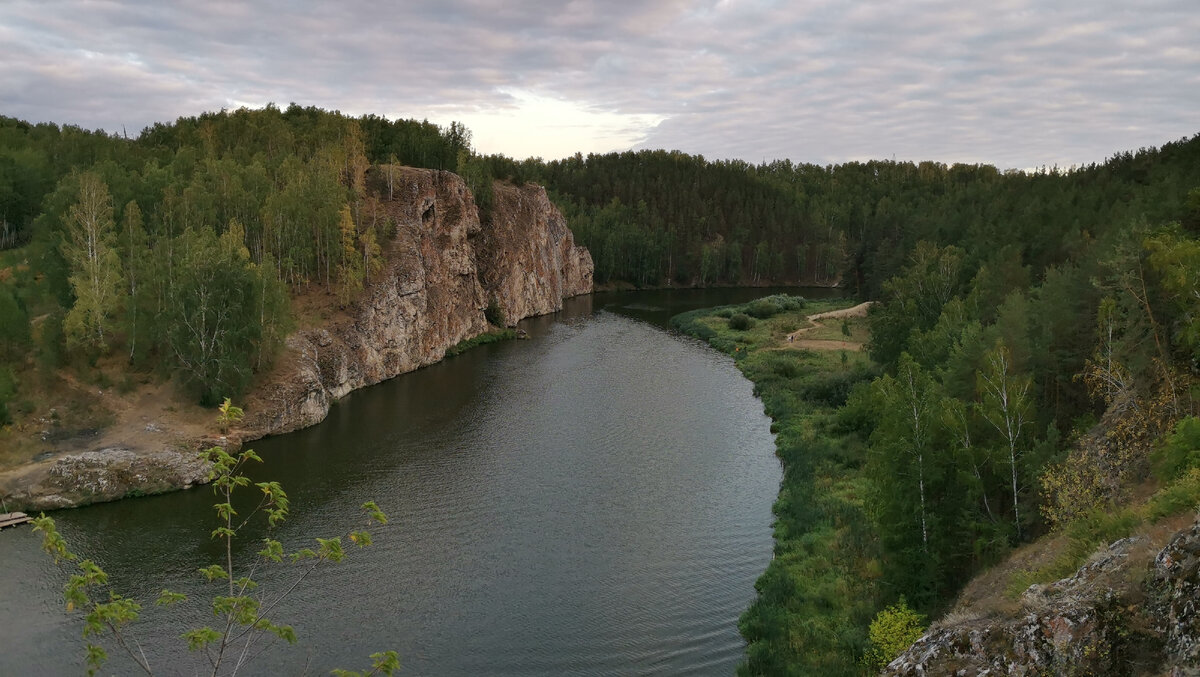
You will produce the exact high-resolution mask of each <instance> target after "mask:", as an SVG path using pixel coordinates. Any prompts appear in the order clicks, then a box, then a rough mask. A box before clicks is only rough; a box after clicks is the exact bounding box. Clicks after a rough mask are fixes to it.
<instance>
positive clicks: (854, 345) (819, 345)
mask: <svg viewBox="0 0 1200 677" xmlns="http://www.w3.org/2000/svg"><path fill="white" fill-rule="evenodd" d="M872 303H874V301H867V302H866V303H860V304H858V305H857V306H854V307H852V308H842V309H841V310H831V311H829V312H826V313H815V314H813V315H809V316H808V317H806V318H805V319H807V320H808V321H809V323H810V326H808V327H804V328H802V329H797V330H796V331H794V332H792V333H790V334H788V336H787V344H786V345H785V346H784V347H786V348H798V349H803V350H862V344H861V343H859V342H857V341H838V340H836V339H805V338H800V337H801V336H803V335H804V334H807V333H808V332H810V331H812V330H814V329H818V328H821V327H824V326H825V325H823V324H821V322H820V321H821V320H840V319H843V318H847V317H866V316H867V310H868V309H870V307H871V304H872Z"/></svg>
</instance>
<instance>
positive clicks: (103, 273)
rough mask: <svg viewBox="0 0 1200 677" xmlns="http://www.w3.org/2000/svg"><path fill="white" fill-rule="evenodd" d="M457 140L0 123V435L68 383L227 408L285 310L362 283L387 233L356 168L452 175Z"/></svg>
mask: <svg viewBox="0 0 1200 677" xmlns="http://www.w3.org/2000/svg"><path fill="white" fill-rule="evenodd" d="M469 134H470V133H469V132H468V131H467V130H466V128H465V127H462V126H461V125H458V124H452V125H451V126H450V127H449V128H445V129H443V128H441V127H438V126H437V125H433V124H431V123H428V122H416V121H408V120H397V121H389V120H386V119H384V118H381V117H377V116H364V117H361V118H350V117H347V116H344V115H341V114H340V113H336V112H327V111H323V110H319V109H315V108H301V107H300V106H296V105H292V106H289V107H288V108H287V109H284V110H280V109H278V108H276V107H274V106H268V107H267V108H265V109H263V110H256V111H249V110H245V109H242V110H237V111H233V112H225V111H222V112H219V113H205V114H203V115H199V116H196V117H188V118H180V119H179V120H177V121H175V122H174V123H171V124H156V125H154V126H152V127H149V128H147V129H146V130H144V131H143V132H142V133H141V134H140V135H139V136H138V137H137V138H136V139H128V138H125V137H124V136H115V135H110V134H105V133H103V132H90V131H86V130H82V129H79V128H77V127H71V126H63V127H59V126H57V125H53V124H36V125H34V124H28V123H25V122H22V121H20V120H15V119H11V118H0V423H11V422H12V421H13V420H14V417H21V416H24V417H30V416H44V415H46V413H47V412H46V411H39V409H44V406H43V405H44V401H46V400H48V399H49V398H48V397H45V396H44V395H45V394H46V393H54V392H58V393H61V392H63V391H68V390H72V387H71V383H72V382H78V381H82V382H84V383H90V384H91V385H96V386H99V387H100V388H107V387H112V386H116V387H120V388H133V387H136V385H137V384H138V383H139V382H144V381H145V380H146V379H150V380H161V379H166V378H174V379H175V380H176V382H177V383H178V384H179V385H180V387H181V388H183V389H184V390H186V391H187V392H189V393H190V394H191V396H192V397H195V398H196V399H197V400H198V401H200V402H201V403H203V404H205V405H209V406H212V405H215V404H217V403H219V402H220V401H221V399H222V398H223V397H236V396H238V395H240V394H241V393H243V392H244V391H245V389H246V388H247V386H248V385H249V384H250V382H251V380H252V379H253V377H254V375H255V374H257V373H261V372H263V371H265V370H266V369H268V368H269V367H270V365H271V363H272V361H273V359H274V358H275V356H276V353H277V352H278V350H279V349H280V347H281V345H282V342H283V339H284V338H285V337H286V335H287V333H288V332H289V331H290V329H291V328H292V327H293V326H294V318H293V315H294V313H293V310H292V308H291V303H290V300H289V299H290V298H291V297H294V296H296V295H297V294H301V293H304V292H306V291H309V290H325V291H329V292H333V293H336V294H337V295H338V297H339V298H340V299H341V300H342V301H343V302H348V301H349V300H350V299H352V298H353V296H354V295H355V293H356V292H357V291H358V290H360V289H361V288H362V286H363V284H365V283H367V282H369V281H370V276H371V275H372V274H373V273H374V272H376V271H377V270H378V268H379V264H380V260H381V255H382V251H381V243H384V242H385V241H386V240H387V239H388V238H389V237H391V233H392V230H393V229H394V224H392V223H389V222H388V220H387V219H386V218H384V217H382V216H381V214H382V210H379V209H378V208H377V207H378V202H379V199H380V198H381V196H383V195H384V194H385V193H386V187H385V181H384V180H383V179H382V178H377V179H375V181H376V183H378V184H379V185H376V186H374V187H371V186H369V185H368V183H369V182H370V168H371V166H372V165H373V164H379V163H401V162H402V163H405V164H408V165H411V166H419V167H428V168H434V169H446V170H452V171H453V170H456V169H459V162H460V160H462V159H463V158H465V157H467V155H468V153H469V149H470V136H469ZM98 366H99V367H101V368H97V367H98ZM114 374H115V375H116V376H114ZM74 390H78V388H74ZM58 399H60V400H61V399H62V398H61V397H60V398H58ZM87 408H88V406H87V404H86V403H81V404H79V405H78V406H77V407H75V409H76V410H75V411H70V412H56V413H57V414H58V415H67V416H76V417H78V418H80V419H87V418H89V412H88V411H86V410H87ZM100 422H101V423H102V421H100Z"/></svg>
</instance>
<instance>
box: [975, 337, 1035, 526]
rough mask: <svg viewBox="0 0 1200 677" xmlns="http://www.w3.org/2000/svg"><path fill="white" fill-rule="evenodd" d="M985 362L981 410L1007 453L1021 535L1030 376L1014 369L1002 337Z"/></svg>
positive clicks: (980, 381)
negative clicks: (1022, 466)
mask: <svg viewBox="0 0 1200 677" xmlns="http://www.w3.org/2000/svg"><path fill="white" fill-rule="evenodd" d="M985 361H986V365H985V368H984V370H983V371H981V372H979V375H978V386H977V387H978V390H979V395H980V399H981V402H980V409H979V410H980V413H981V414H982V415H983V418H984V419H985V420H986V421H987V422H988V423H989V424H991V426H992V428H994V429H995V430H996V433H997V434H998V435H999V437H1000V440H1001V445H1002V447H1003V449H1004V451H1005V453H1006V454H1007V456H1008V470H1009V476H1010V479H1011V484H1012V508H1013V522H1014V524H1015V525H1016V528H1017V538H1018V539H1020V538H1021V506H1020V494H1021V487H1020V480H1019V476H1020V473H1019V471H1018V461H1019V460H1020V457H1021V456H1022V455H1024V453H1025V451H1026V450H1025V446H1024V444H1023V442H1024V440H1023V439H1022V434H1023V432H1024V430H1025V426H1026V425H1028V424H1029V419H1030V405H1031V402H1030V398H1029V384H1030V379H1029V377H1028V376H1024V375H1021V374H1018V373H1016V371H1015V369H1014V367H1013V363H1012V353H1010V352H1009V350H1008V347H1007V346H1005V345H1004V342H1003V341H998V342H997V343H996V347H995V348H993V349H992V350H990V351H988V353H987V355H986V356H985Z"/></svg>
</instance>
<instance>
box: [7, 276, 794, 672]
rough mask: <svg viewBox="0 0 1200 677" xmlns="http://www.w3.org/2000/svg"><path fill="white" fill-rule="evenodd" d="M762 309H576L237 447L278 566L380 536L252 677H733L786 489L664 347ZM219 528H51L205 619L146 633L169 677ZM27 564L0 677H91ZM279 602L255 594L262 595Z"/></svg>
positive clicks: (708, 299)
mask: <svg viewBox="0 0 1200 677" xmlns="http://www.w3.org/2000/svg"><path fill="white" fill-rule="evenodd" d="M808 291H809V293H810V294H811V293H812V290H808ZM763 293H764V292H763V291H762V290H744V289H727V290H707V291H697V292H682V291H676V292H641V293H621V294H597V295H595V296H593V297H586V298H582V299H576V300H573V301H571V302H570V303H569V304H568V307H567V309H566V310H564V312H562V313H558V314H556V315H554V316H549V317H545V318H537V319H534V320H530V321H527V322H526V323H524V324H523V325H522V326H524V327H525V328H526V329H527V330H528V331H529V333H530V336H531V339H530V340H528V341H513V342H508V343H503V344H494V345H489V346H484V347H481V348H478V349H475V350H472V351H469V352H468V353H466V354H464V355H461V356H459V357H456V358H452V359H449V360H447V361H445V362H443V363H441V364H438V365H434V366H431V367H428V368H426V369H422V370H420V371H417V372H414V373H412V374H408V375H405V376H402V377H400V378H397V379H394V380H392V381H390V382H387V383H384V384H381V385H379V386H375V387H373V388H369V389H366V390H364V391H360V392H357V393H354V394H352V395H351V396H350V397H348V398H346V399H345V400H343V401H342V402H341V403H340V404H339V405H338V406H336V407H334V409H333V411H332V412H331V414H330V416H329V418H328V419H327V420H326V421H325V422H324V423H322V424H320V425H318V426H316V427H313V428H310V429H308V430H304V431H300V432H298V433H293V434H290V435H285V436H281V437H276V438H270V439H266V440H260V441H258V442H256V443H254V444H253V445H251V446H253V447H254V448H255V449H256V450H257V451H258V452H259V453H260V454H261V455H262V457H263V458H264V459H265V461H266V464H265V466H264V467H263V468H262V469H261V470H260V471H257V474H259V475H261V476H262V477H263V478H268V477H269V478H271V479H277V480H279V481H280V482H281V483H282V484H283V486H284V488H285V489H286V490H287V491H288V493H289V495H290V496H291V498H292V501H293V504H292V513H291V517H290V519H289V520H288V521H287V522H286V523H285V525H284V527H283V528H282V529H281V530H280V534H279V537H280V538H281V540H283V541H284V542H285V545H288V546H291V547H293V548H294V547H299V546H300V545H302V544H303V541H302V540H301V539H302V538H303V537H305V536H314V535H323V536H331V535H337V534H339V533H344V532H345V531H346V530H347V529H350V528H354V527H356V526H357V524H358V523H359V522H358V517H359V514H360V513H359V512H358V506H359V504H361V503H362V502H363V501H364V500H367V499H374V500H375V501H377V502H378V503H379V505H380V506H381V507H382V508H383V510H384V511H385V512H387V513H388V515H389V516H390V517H391V519H392V521H391V523H390V524H389V525H387V526H386V527H383V528H377V529H375V530H374V532H373V533H374V535H375V542H376V545H375V546H374V547H372V548H370V549H367V550H365V551H363V552H354V553H352V556H351V557H350V558H348V560H347V562H346V563H344V564H342V565H338V566H332V567H328V568H325V569H320V570H318V571H317V572H316V573H315V574H313V576H312V577H310V578H309V579H308V581H307V582H306V584H305V586H304V587H303V588H302V590H301V591H300V592H299V593H297V594H296V595H294V596H293V597H291V598H289V599H288V600H287V601H286V603H285V604H283V605H282V607H281V608H280V610H279V612H278V613H277V614H276V615H277V616H278V618H279V619H280V620H281V621H284V622H290V623H293V624H294V625H295V627H296V631H297V633H298V634H299V636H300V643H299V645H298V646H296V647H286V646H282V647H280V646H272V647H270V649H269V650H268V651H267V652H266V653H265V654H264V655H262V656H260V657H259V658H258V659H257V660H256V662H255V663H253V664H252V669H251V670H249V671H248V673H249V674H297V673H299V672H301V671H302V670H303V669H304V666H305V663H306V661H311V664H310V665H309V672H310V673H311V674H327V673H328V671H329V669H330V668H331V667H346V668H358V669H361V668H362V667H363V666H364V665H365V664H366V656H367V655H368V654H370V653H372V652H374V651H380V650H385V649H395V650H397V651H399V652H400V654H401V658H402V662H403V665H404V668H403V671H402V674H405V675H476V674H494V675H559V674H580V675H629V674H732V672H733V670H734V668H735V666H736V665H737V663H738V662H739V661H740V660H741V657H742V651H743V643H742V640H741V638H740V637H739V635H738V633H737V626H736V623H737V618H738V615H739V614H740V613H741V612H742V610H743V609H745V607H746V606H747V605H748V604H749V603H750V601H751V599H752V598H753V594H754V590H753V582H754V579H755V578H756V577H757V576H758V575H759V574H760V573H761V572H762V570H763V569H764V568H765V567H766V564H767V562H768V561H769V559H770V557H771V546H772V544H771V532H770V524H771V512H770V507H771V504H772V502H773V501H774V499H775V495H776V493H777V491H778V486H779V480H780V469H779V464H778V461H777V460H776V458H775V456H774V452H773V440H772V438H771V435H770V433H769V430H768V428H769V420H768V419H767V418H766V417H765V416H764V415H763V413H762V405H761V403H760V402H758V401H757V400H755V399H754V397H753V395H752V392H751V384H750V383H749V382H747V381H746V380H745V379H743V378H742V377H741V375H740V374H739V373H738V372H737V370H736V368H735V367H734V366H733V364H732V363H731V361H730V360H729V359H728V358H727V357H725V356H723V355H720V354H718V353H716V352H714V351H712V350H710V349H708V348H707V347H705V346H702V345H701V344H699V343H697V342H695V341H692V340H690V339H686V338H683V337H680V336H678V335H675V334H671V333H669V332H668V331H666V330H665V329H664V325H665V322H666V319H667V318H668V317H669V316H670V315H671V314H674V313H677V312H681V311H683V310H687V309H690V308H695V307H703V306H709V305H714V304H718V303H729V302H737V301H742V300H746V299H749V298H755V297H757V296H760V295H762V294H763ZM212 503H213V496H212V494H211V492H210V491H209V490H208V489H199V490H193V491H189V492H180V493H175V494H170V495H165V496H157V497H151V498H144V499H138V500H130V501H121V502H117V503H113V504H107V505H98V506H92V507H88V508H83V509H79V510H72V511H64V512H60V513H58V514H56V515H55V517H56V519H57V520H58V521H59V524H60V529H61V530H62V531H63V533H64V534H65V535H66V537H67V538H68V539H69V541H70V542H71V544H72V545H73V547H74V548H75V549H76V550H77V551H79V552H82V553H86V554H88V555H89V556H92V557H94V558H95V559H96V560H98V562H99V563H100V564H101V566H103V567H104V568H105V569H107V570H108V571H109V573H110V574H111V576H112V578H113V579H114V581H115V582H116V583H117V585H118V587H119V588H120V589H122V590H124V591H126V592H127V593H128V594H131V595H133V596H136V597H138V598H140V599H142V600H143V601H147V602H148V601H149V600H152V599H153V598H154V597H155V596H156V595H157V593H158V591H160V590H161V589H163V588H172V589H177V590H182V591H185V592H188V593H189V594H192V595H193V596H194V599H195V600H196V602H195V604H193V605H191V606H189V604H192V603H190V602H189V603H188V604H185V605H183V606H182V607H181V608H176V609H171V610H169V611H164V610H159V609H153V610H148V611H147V612H146V617H147V618H148V619H155V620H156V621H157V622H154V623H145V624H141V625H140V627H138V628H137V633H138V636H139V637H141V638H142V641H143V643H144V644H146V645H148V646H150V647H151V648H152V650H153V651H152V653H153V654H158V655H162V653H163V652H164V651H167V652H168V657H167V658H164V659H160V663H159V664H160V665H161V666H163V667H165V668H167V669H166V670H162V672H163V673H164V674H175V673H176V672H177V668H179V667H180V666H184V665H188V666H190V665H192V662H191V660H190V657H188V656H186V655H185V654H186V650H184V649H182V648H181V646H180V645H181V643H182V642H181V640H179V639H177V638H178V635H179V633H180V632H182V631H183V630H184V629H186V628H187V627H190V626H191V625H194V624H195V623H196V622H197V621H196V620H195V619H198V618H199V619H204V615H203V611H202V610H201V609H200V608H199V600H201V599H205V598H207V597H208V596H211V594H213V592H214V591H213V590H205V589H204V586H203V585H201V584H200V583H198V582H197V576H196V574H195V570H196V568H197V567H199V566H201V565H203V564H207V563H209V562H212V561H217V558H218V557H219V556H220V555H221V551H219V550H218V549H217V548H216V546H215V545H213V544H211V543H209V542H208V536H207V534H208V532H209V530H211V529H212V528H213V526H214V521H213V511H212V508H211V504H212ZM260 535H261V534H256V535H255V537H257V536H260ZM243 541H244V542H243V547H244V548H245V549H244V551H241V552H238V553H237V555H238V557H239V559H241V560H243V561H245V560H248V559H249V555H250V554H251V552H252V550H253V549H255V548H254V543H253V542H252V539H251V538H246V539H243ZM37 546H38V542H37V539H36V537H35V536H34V535H33V534H32V533H30V531H29V530H28V529H21V530H9V531H7V532H4V533H0V572H3V573H4V576H3V577H0V624H2V625H3V628H4V631H3V635H2V637H0V674H4V675H8V674H14V675H15V674H46V675H53V674H63V673H80V672H82V661H81V660H80V657H81V655H82V648H81V646H82V643H81V642H80V640H79V632H80V624H79V622H78V619H77V618H70V617H68V616H67V615H66V614H65V613H64V612H63V611H62V606H61V601H60V600H61V597H60V589H61V584H62V581H63V576H62V574H61V572H59V571H57V570H56V569H55V567H54V566H53V565H52V564H51V563H50V562H49V561H48V558H46V556H45V555H43V554H41V553H40V551H39V550H38V547H37ZM283 582H284V577H283V576H281V575H279V574H276V573H272V574H268V575H266V576H264V588H266V587H269V586H271V585H272V584H275V585H279V584H282V583H283ZM147 606H149V604H147ZM201 622H203V621H201ZM172 651H173V652H174V653H170V652H172ZM109 667H110V670H108V671H106V672H116V673H119V674H123V673H127V672H129V671H130V668H132V667H133V666H132V665H129V664H126V663H123V662H120V661H118V660H114V661H113V662H112V663H111V664H110V665H109ZM191 672H192V670H191V669H190V668H188V669H185V670H184V673H185V674H191Z"/></svg>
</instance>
